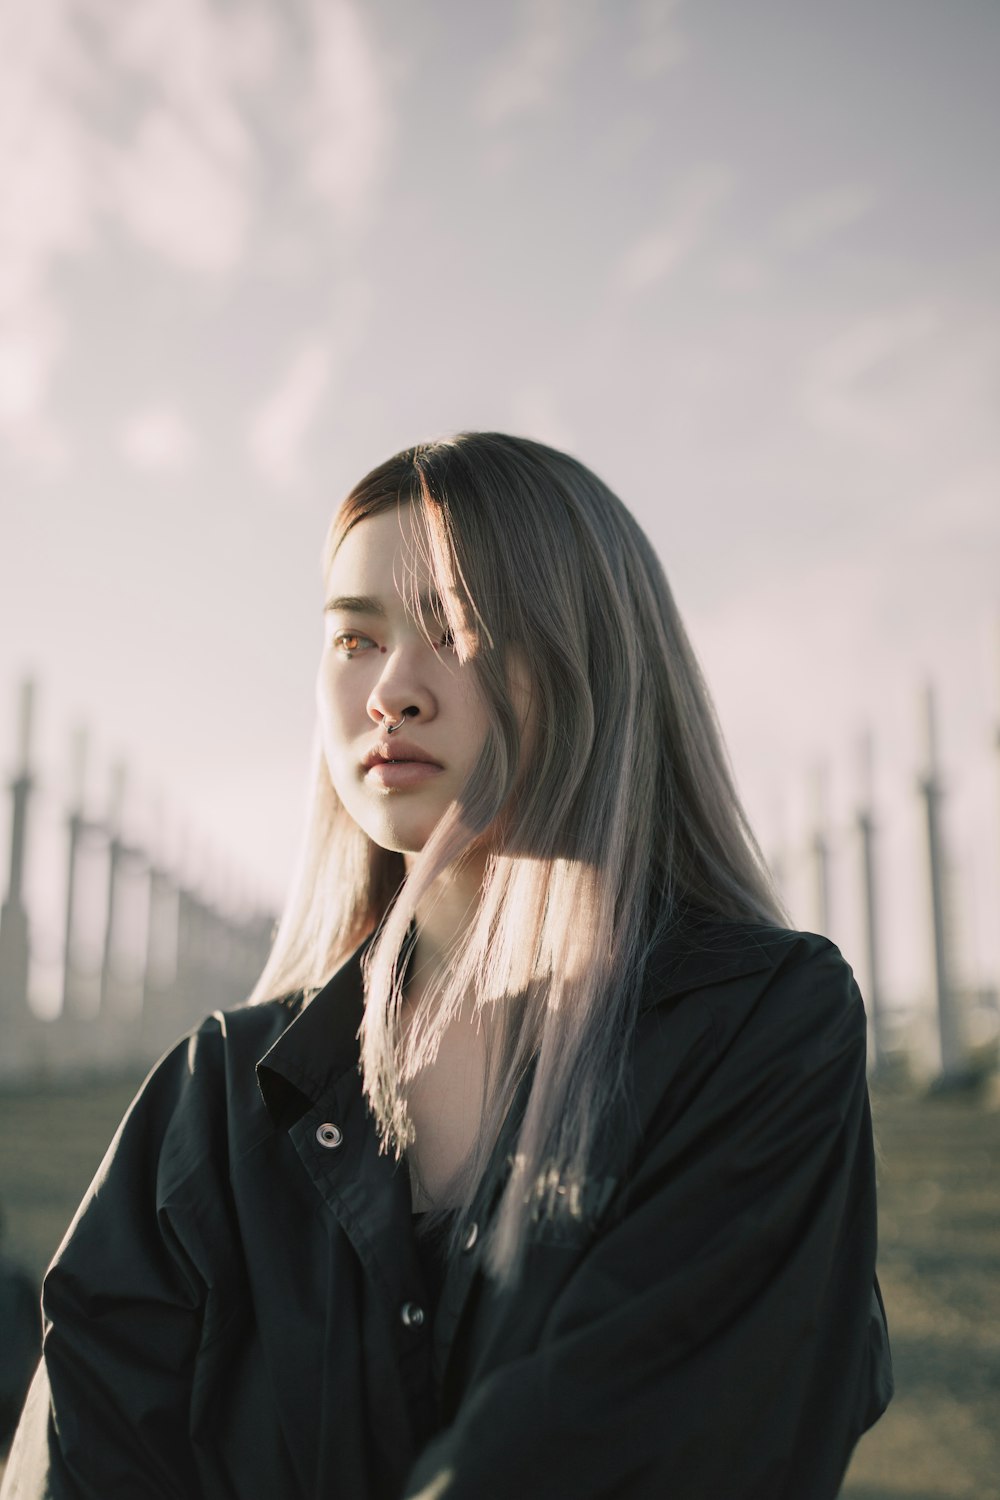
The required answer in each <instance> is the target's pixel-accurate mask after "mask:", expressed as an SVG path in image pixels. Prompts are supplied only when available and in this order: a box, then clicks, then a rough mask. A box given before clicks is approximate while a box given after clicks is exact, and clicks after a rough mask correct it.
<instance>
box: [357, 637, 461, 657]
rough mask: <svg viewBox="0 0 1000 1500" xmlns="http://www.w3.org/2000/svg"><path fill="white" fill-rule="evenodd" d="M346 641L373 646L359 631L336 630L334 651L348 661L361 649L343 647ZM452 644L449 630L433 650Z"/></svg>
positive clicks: (452, 638)
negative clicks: (366, 643) (364, 642)
mask: <svg viewBox="0 0 1000 1500" xmlns="http://www.w3.org/2000/svg"><path fill="white" fill-rule="evenodd" d="M346 641H367V642H368V644H369V645H370V646H374V644H375V642H374V641H373V640H372V638H371V636H370V635H362V634H361V632H360V630H338V631H337V633H336V635H335V636H334V637H333V646H334V650H335V651H338V652H339V653H340V655H341V656H343V657H345V658H346V659H347V660H348V661H351V660H352V658H353V657H354V656H355V655H356V653H357V652H358V651H359V650H360V649H361V648H360V647H359V646H351V647H347V646H346V645H345V642H346ZM454 644H455V637H454V636H453V635H452V633H451V631H450V630H446V631H445V633H444V635H443V636H442V637H441V640H440V641H437V642H435V646H434V649H435V650H438V649H439V648H440V647H442V646H454Z"/></svg>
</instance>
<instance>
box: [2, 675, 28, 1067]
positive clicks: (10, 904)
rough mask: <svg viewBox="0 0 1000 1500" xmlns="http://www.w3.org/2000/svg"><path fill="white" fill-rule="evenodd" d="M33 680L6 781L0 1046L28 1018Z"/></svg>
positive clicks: (13, 1048)
mask: <svg viewBox="0 0 1000 1500" xmlns="http://www.w3.org/2000/svg"><path fill="white" fill-rule="evenodd" d="M33 709H34V683H33V682H30V681H26V682H23V683H22V684H21V694H20V703H19V715H18V720H19V722H18V747H17V771H16V773H15V775H14V778H13V780H12V781H11V783H10V793H11V800H12V803H13V808H12V816H11V831H10V864H9V866H8V876H7V894H6V896H5V897H4V901H3V905H2V907H0V1019H2V1021H3V1031H4V1049H5V1050H6V1051H9V1053H11V1054H13V1053H14V1052H17V1051H19V1044H20V1037H21V1034H22V1033H23V1031H24V1029H25V1028H26V1026H27V1024H28V1020H29V1012H28V972H29V965H30V957H31V949H30V934H29V927H28V911H27V907H26V905H25V902H24V869H25V850H26V844H27V836H28V803H29V800H30V797H31V791H32V786H33V781H32V776H31V723H32V712H33Z"/></svg>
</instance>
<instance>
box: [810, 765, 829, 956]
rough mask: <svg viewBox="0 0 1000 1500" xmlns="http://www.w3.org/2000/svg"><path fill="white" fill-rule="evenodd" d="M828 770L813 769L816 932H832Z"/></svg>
mask: <svg viewBox="0 0 1000 1500" xmlns="http://www.w3.org/2000/svg"><path fill="white" fill-rule="evenodd" d="M826 780H827V776H826V766H825V765H819V766H815V767H814V768H813V773H812V778H811V784H810V793H811V795H810V802H811V812H812V828H813V832H812V838H811V839H810V843H809V848H810V853H811V855H812V867H813V902H814V912H815V924H816V931H817V932H821V933H823V935H824V936H828V935H829V932H830V845H829V842H828V840H827V836H826Z"/></svg>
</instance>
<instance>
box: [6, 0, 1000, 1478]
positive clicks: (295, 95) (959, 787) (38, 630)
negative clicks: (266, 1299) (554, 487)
mask: <svg viewBox="0 0 1000 1500" xmlns="http://www.w3.org/2000/svg"><path fill="white" fill-rule="evenodd" d="M998 64H1000V8H998V7H997V6H996V5H995V4H992V3H989V0H948V3H944V0H866V3H861V0H845V3H842V4H839V5H836V6H832V5H820V4H810V3H805V4H802V3H795V0H756V3H754V4H753V5H747V4H741V3H739V0H614V3H612V0H523V3H520V4H505V5H493V6H469V5H463V4H460V3H458V0H420V3H417V4H414V3H413V0H410V3H408V4H404V3H402V0H380V3H378V4H370V5H364V4H361V3H360V0H281V3H278V0H271V3H264V0H259V3H254V0H225V3H224V0H130V3H129V4H128V5H126V6H123V5H115V4H112V3H111V0H32V4H31V5H30V6H28V5H17V4H16V3H14V0H2V3H0V507H2V540H0V769H2V770H3V771H4V772H5V775H6V783H7V788H6V791H5V794H4V798H3V802H2V806H0V853H2V860H3V865H2V868H0V880H2V893H3V897H4V906H3V914H2V925H0V1121H2V1125H3V1135H2V1145H0V1202H2V1203H3V1204H4V1206H5V1208H6V1219H7V1253H8V1255H9V1258H10V1259H9V1262H8V1264H13V1263H15V1262H16V1263H18V1264H21V1265H22V1266H24V1267H26V1268H27V1271H28V1273H29V1275H30V1276H34V1277H36V1278H37V1276H38V1274H40V1272H41V1270H42V1269H43V1268H44V1265H45V1263H46V1262H47V1260H48V1259H49V1258H50V1256H51V1254H52V1252H53V1251H54V1249H55V1247H56V1244H57V1243H58V1240H59V1237H60V1236H61V1233H62V1231H63V1229H64V1227H65V1224H66V1222H67V1220H68V1218H69V1216H70V1214H71V1213H72V1211H73V1208H74V1207H75V1204H76V1201H77V1199H78V1198H79V1195H80V1193H81V1192H82V1191H83V1189H84V1188H85V1186H86V1183H87V1181H88V1180H89V1177H90V1175H91V1173H92V1172H93V1170H94V1167H95V1166H96V1164H97V1162H98V1161H99V1159H100V1156H101V1154H102V1152H103V1149H104V1146H105V1145H106V1143H107V1140H108V1138H109V1136H110V1134H111V1132H112V1130H113V1128H114V1125H115V1123H116V1121H117V1118H118V1116H119V1115H120V1113H121V1110H122V1109H123V1108H124V1106H125V1104H126V1103H127V1101H128V1098H129V1096H130V1093H131V1091H132V1090H133V1089H134V1086H135V1082H136V1080H137V1079H138V1078H139V1077H141V1075H142V1072H143V1071H144V1069H145V1067H146V1066H148V1064H149V1062H150V1061H151V1060H152V1059H153V1058H154V1057H155V1056H156V1055H157V1053H158V1052H159V1051H160V1050H162V1048H163V1047H164V1046H166V1045H167V1044H168V1043H169V1042H170V1041H171V1040H172V1039H173V1038H174V1037H175V1036H176V1035H178V1034H179V1033H180V1032H181V1031H183V1029H184V1028H185V1027H186V1026H187V1025H188V1024H191V1023H192V1022H194V1021H196V1020H197V1019H198V1018H199V1017H200V1016H201V1015H202V1014H203V1013H204V1012H205V1011H206V1010H208V1009H212V1008H214V1007H215V1006H218V1005H226V1004H234V1003H238V1001H239V999H240V998H241V996H242V995H244V994H245V993H246V992H247V989H248V988H249V986H250V984H251V983H252V981H253V979H254V977H255V973H256V972H257V971H258V970H259V968H260V965H261V963H262V961H263V957H264V954H265V953H266V950H267V943H268V938H269V933H270V930H271V924H272V922H273V918H274V915H275V913H276V912H277V911H278V910H279V909H280V905H281V902H282V898H283V893H284V890H285V886H286V883H287V880H288V877H289V873H290V870H291V866H292V861H293V858H294V853H295V848H296V843H297V839H298V835H299V831H300V824H301V815H302V810H303V795H304V776H305V769H306V764H307V759H308V751H309V746H310V741H311V734H312V723H313V709H312V683H313V676H314V672H315V667H316V663H317V660H318V652H319V644H320V635H321V622H320V610H321V604H322V595H321V584H320V576H319V551H320V546H321V543H322V539H323V534H324V531H325V527H326V524H327V522H328V519H329V517H330V515H331V513H332V511H333V509H334V508H335V506H336V504H337V503H338V501H339V499H340V498H341V497H342V496H343V494H344V493H346V491H347V490H348V489H349V488H350V487H351V486H352V485H353V483H354V482H355V481H356V480H357V479H358V478H359V477H360V476H361V475H362V474H363V473H365V472H366V471H367V470H368V469H370V468H371V467H373V466H374V465H375V464H376V463H378V462H379V461H381V460H382V459H383V458H385V457H386V456H388V455H389V454H390V453H392V452H394V451H396V450H397V449H399V448H401V447H403V446H405V445H406V444H409V443H411V442H414V441H418V440H420V439H425V438H428V437H433V436H440V435H443V434H445V433H448V432H455V431H460V430H462V429H465V428H499V429H502V430H509V431H514V432H518V433H521V434H524V435H526V436H530V437H534V438H538V439H541V440H543V441H547V442H551V443H554V444H556V445H557V446H561V447H566V448H569V449H570V450H571V451H572V452H574V453H575V454H577V455H578V456H579V457H580V458H582V459H583V460H584V461H585V462H586V463H588V464H589V465H590V466H591V467H593V468H594V469H596V470H597V472H598V473H600V474H601V475H602V477H603V478H605V479H606V480H607V481H608V483H609V484H610V485H611V486H612V488H613V489H615V490H616V491H617V492H618V493H619V494H620V495H621V497H622V498H623V499H624V500H625V502H626V504H627V505H628V506H629V507H630V508H631V509H632V510H633V511H634V513H635V514H636V516H637V517H638V519H639V520H640V522H641V523H642V525H643V526H644V527H645V529H646V530H647V532H648V533H649V535H650V537H651V538H652V540H653V542H654V543H655V545H656V547H657V549H658V551H659V554H660V556H661V558H662V559H663V562H664V565H665V567H666V571H667V575H668V578H669V579H670V581H671V584H672V586H673V589H674V591H675V594H676V596H677V599H678V603H679V605H680V607H681V610H682V613H683V614H684V617H685V619H686V621H687V624H688V627H689V630H690V632H691V635H692V638H693V642H694V645H695V649H696V651H697V652H698V654H699V656H700V658H701V660H702V663H703V665H704V667H705V671H706V674H707V677H708V680H709V684H710V687H711V689H712V691H713V694H714V697H715V701H716V704H717V707H718V711H719V716H720V719H721V721H722V726H723V730H724V733H725V735H726V738H727V742H728V744H729V748H730V752H731V755H732V759H733V762H734V766H735V771H736V776H737V781H738V784H739V786H740V789H741V791H742V793H743V796H744V800H745V802H746V805H747V807H748V811H749V813H750V817H751V820H752V822H753V824H754V826H755V828H756V830H757V832H758V835H759V837H760V840H761V843H762V845H763V847H764V850H765V853H766V855H767V857H768V858H769V860H770V861H771V863H772V865H773V867H774V869H775V871H776V873H777V875H778V877H779V880H780V883H781V886H782V889H783V891H784V893H785V897H786V901H787V903H788V905H789V908H790V911H791V913H792V917H793V920H794V921H795V923H796V925H799V926H802V927H808V928H812V929H814V930H819V931H823V932H826V933H828V934H829V935H830V936H831V937H833V938H834V939H835V941H837V942H838V943H839V944H840V946H841V947H842V948H843V950H844V952H845V954H846V955H847V957H848V958H849V960H850V961H851V963H852V965H853V966H854V968H855V969H856V971H857V973H858V978H859V981H860V983H861V985H862V989H863V991H864V993H865V996H866V1000H867V1001H868V1005H869V1012H870V1016H871V1022H872V1028H871V1041H872V1048H871V1056H872V1068H873V1076H872V1082H873V1091H874V1104H875V1115H876V1127H877V1130H878V1132H879V1138H880V1149H881V1156H882V1160H881V1168H880V1171H881V1174H882V1178H883V1183H882V1203H883V1225H882V1241H883V1247H882V1263H883V1280H884V1283H885V1291H886V1300H887V1303H888V1310H889V1316H890V1327H891V1331H892V1333H893V1336H894V1349H895V1352H896V1356H897V1369H898V1375H899V1395H898V1397H897V1400H896V1402H895V1404H894V1406H893V1407H892V1408H891V1409H890V1413H889V1414H888V1415H887V1417H886V1418H885V1419H884V1421H883V1422H882V1423H880V1424H879V1426H878V1427H877V1428H876V1429H875V1430H874V1432H873V1433H872V1434H871V1435H870V1436H869V1437H868V1438H866V1439H865V1440H864V1441H863V1442H862V1444H861V1447H860V1449H859V1452H858V1455H857V1458H856V1460H855V1463H854V1465H853V1467H852V1470H851V1474H850V1476H849V1479H848V1484H847V1488H846V1489H845V1494H846V1495H850V1496H853V1497H854V1500H892V1497H896V1496H907V1497H912V1500H938V1497H941V1500H943V1497H953V1496H954V1497H964V1496H972V1497H976V1500H982V1497H988V1496H993V1495H1000V1482H998V1480H997V1475H998V1473H1000V1440H998V1438H997V1436H996V1422H995V1413H996V1400H997V1395H998V1394H1000V1390H998V1388H1000V1320H998V1318H997V1312H998V1305H997V1304H998V1292H997V1285H998V1282H997V1275H996V1273H997V1272H998V1271H1000V1188H998V1184H997V1177H996V1168H997V1161H998V1155H1000V1109H998V1105H1000V1093H998V1090H997V1085H996V1054H997V1033H998V982H1000V422H998V415H1000V336H998V335H1000V304H998V298H997V286H998V275H1000V192H998V188H997V171H996V153H997V141H998V139H1000V90H998V89H997V87H996V80H997V77H998Z"/></svg>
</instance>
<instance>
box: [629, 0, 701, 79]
mask: <svg viewBox="0 0 1000 1500" xmlns="http://www.w3.org/2000/svg"><path fill="white" fill-rule="evenodd" d="M682 3H683V0H641V3H640V5H639V6H638V12H637V14H638V32H639V38H638V41H637V42H636V44H635V46H634V47H633V48H632V49H631V51H629V52H628V54H627V55H626V59H625V61H626V65H627V67H628V69H629V71H630V72H631V73H632V74H634V76H635V77H637V78H660V77H662V75H663V74H664V73H666V72H668V71H669V69H671V68H675V67H676V66H677V64H678V63H679V62H681V61H683V59H684V58H685V57H686V56H687V50H688V49H687V45H686V43H685V41H684V39H683V37H682V36H681V34H680V32H679V30H678V27H677V12H678V11H679V10H680V8H681V4H682Z"/></svg>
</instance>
